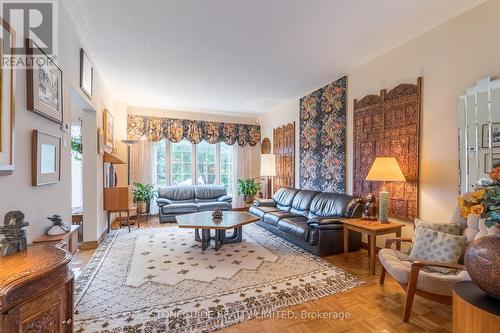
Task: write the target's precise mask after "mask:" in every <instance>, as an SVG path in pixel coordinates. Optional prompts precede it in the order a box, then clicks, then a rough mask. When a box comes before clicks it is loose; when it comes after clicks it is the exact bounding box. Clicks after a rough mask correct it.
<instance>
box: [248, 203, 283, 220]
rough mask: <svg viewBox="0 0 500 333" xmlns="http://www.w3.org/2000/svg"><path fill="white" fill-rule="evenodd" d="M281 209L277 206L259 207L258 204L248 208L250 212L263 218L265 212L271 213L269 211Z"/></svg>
mask: <svg viewBox="0 0 500 333" xmlns="http://www.w3.org/2000/svg"><path fill="white" fill-rule="evenodd" d="M278 210H279V209H278V208H276V207H257V206H252V207H250V208H249V209H248V212H249V213H250V214H253V215H255V216H257V217H260V218H262V216H264V215H265V214H267V213H269V212H276V211H278Z"/></svg>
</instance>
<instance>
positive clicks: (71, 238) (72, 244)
mask: <svg viewBox="0 0 500 333" xmlns="http://www.w3.org/2000/svg"><path fill="white" fill-rule="evenodd" d="M78 228H80V226H79V225H71V230H70V231H69V232H67V233H65V234H62V235H55V236H48V235H42V236H40V237H38V238H37V239H35V240H34V241H33V243H35V244H37V243H54V244H57V245H58V246H59V247H61V248H63V249H67V250H68V251H69V252H71V254H75V253H76V252H78Z"/></svg>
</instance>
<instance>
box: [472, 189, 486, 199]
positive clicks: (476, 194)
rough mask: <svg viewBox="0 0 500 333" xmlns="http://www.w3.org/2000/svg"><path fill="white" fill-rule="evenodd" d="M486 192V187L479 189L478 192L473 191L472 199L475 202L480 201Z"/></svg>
mask: <svg viewBox="0 0 500 333" xmlns="http://www.w3.org/2000/svg"><path fill="white" fill-rule="evenodd" d="M485 193H486V190H485V189H480V190H477V191H476V192H473V193H472V194H471V196H472V201H474V202H479V201H480V200H481V199H483V198H484V194H485Z"/></svg>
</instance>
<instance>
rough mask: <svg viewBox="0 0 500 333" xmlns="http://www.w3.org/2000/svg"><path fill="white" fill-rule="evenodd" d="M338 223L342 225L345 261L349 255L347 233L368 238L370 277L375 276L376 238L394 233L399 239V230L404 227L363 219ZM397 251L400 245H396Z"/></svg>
mask: <svg viewBox="0 0 500 333" xmlns="http://www.w3.org/2000/svg"><path fill="white" fill-rule="evenodd" d="M340 222H342V224H343V225H344V256H345V260H346V261H347V257H348V254H349V231H350V230H352V231H357V232H360V233H362V234H366V235H367V236H368V256H369V257H370V274H372V275H375V263H376V261H377V251H376V249H377V236H378V235H385V234H392V233H395V234H396V237H401V228H402V227H404V226H405V225H404V224H403V223H397V222H389V223H381V222H379V221H371V220H363V219H342V220H340ZM397 249H398V250H400V249H401V244H398V245H397Z"/></svg>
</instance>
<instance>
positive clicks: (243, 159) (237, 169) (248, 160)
mask: <svg viewBox="0 0 500 333" xmlns="http://www.w3.org/2000/svg"><path fill="white" fill-rule="evenodd" d="M234 146H235V152H236V154H235V156H236V158H235V163H234V173H233V175H234V180H233V184H234V190H233V192H234V193H233V208H242V207H244V206H245V202H244V201H243V196H239V195H238V179H245V178H250V177H251V172H252V154H251V147H250V145H245V146H244V147H240V146H239V145H238V143H235V144H234Z"/></svg>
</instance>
